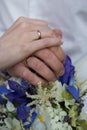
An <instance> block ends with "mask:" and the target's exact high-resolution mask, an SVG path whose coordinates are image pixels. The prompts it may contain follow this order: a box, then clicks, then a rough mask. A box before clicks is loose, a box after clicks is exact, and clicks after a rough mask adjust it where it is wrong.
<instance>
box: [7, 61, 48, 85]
mask: <svg viewBox="0 0 87 130" xmlns="http://www.w3.org/2000/svg"><path fill="white" fill-rule="evenodd" d="M8 72H9V73H10V74H11V75H13V76H17V77H22V78H24V79H25V80H27V81H28V82H29V83H30V84H32V85H35V86H36V85H38V83H42V85H45V84H47V81H46V80H44V79H42V78H41V77H39V76H37V75H36V74H35V73H33V72H31V71H30V70H29V68H27V67H26V66H25V65H24V64H22V63H20V64H18V65H16V66H14V67H12V68H10V69H8Z"/></svg>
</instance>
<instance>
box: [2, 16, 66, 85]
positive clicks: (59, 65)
mask: <svg viewBox="0 0 87 130" xmlns="http://www.w3.org/2000/svg"><path fill="white" fill-rule="evenodd" d="M37 30H40V32H41V39H38V33H37ZM61 38H62V34H61V31H60V30H58V29H55V30H52V29H50V28H49V27H48V24H47V23H46V22H44V21H41V20H36V19H27V18H23V17H21V18H19V19H18V20H17V21H16V22H15V23H14V24H13V25H12V26H11V27H10V28H9V29H8V30H7V31H6V33H5V34H4V35H3V36H2V37H1V38H0V61H1V64H0V70H3V69H6V68H7V70H8V72H9V73H10V74H11V75H13V76H18V77H22V78H24V79H25V80H27V81H28V82H29V83H31V84H33V85H37V84H38V83H39V82H41V83H42V84H46V83H48V82H49V81H54V80H56V77H59V76H61V75H62V74H63V73H64V67H63V62H64V60H65V53H64V52H63V50H62V48H61V47H60V45H61V44H62V41H61ZM7 50H8V51H7ZM3 52H4V53H3ZM2 57H5V58H4V59H2ZM54 63H55V64H54ZM50 68H52V70H53V71H52V70H51V69H50ZM32 70H33V71H32Z"/></svg>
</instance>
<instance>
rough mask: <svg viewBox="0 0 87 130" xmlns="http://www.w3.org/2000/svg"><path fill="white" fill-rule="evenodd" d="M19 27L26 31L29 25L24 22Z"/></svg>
mask: <svg viewBox="0 0 87 130" xmlns="http://www.w3.org/2000/svg"><path fill="white" fill-rule="evenodd" d="M19 27H20V28H21V29H24V28H26V27H27V23H26V22H25V21H23V22H21V23H20V25H19Z"/></svg>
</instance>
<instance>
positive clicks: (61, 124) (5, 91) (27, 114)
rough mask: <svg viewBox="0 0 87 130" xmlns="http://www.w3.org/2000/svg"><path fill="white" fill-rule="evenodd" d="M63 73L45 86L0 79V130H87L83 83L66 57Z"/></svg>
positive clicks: (85, 93)
mask: <svg viewBox="0 0 87 130" xmlns="http://www.w3.org/2000/svg"><path fill="white" fill-rule="evenodd" d="M64 67H65V73H64V75H63V76H62V77H60V78H58V79H57V81H55V82H52V83H49V84H48V85H47V86H42V85H41V83H39V84H38V87H35V86H31V85H30V84H29V83H27V82H26V81H25V80H23V79H21V78H20V79H18V78H15V77H8V76H7V75H6V74H5V75H4V74H1V77H0V84H1V85H0V130H87V111H86V106H87V89H86V84H87V83H86V79H83V78H82V77H81V76H82V74H81V73H80V72H81V67H77V70H75V67H74V66H73V65H72V62H71V59H70V58H69V57H68V56H67V57H66V61H65V64H64Z"/></svg>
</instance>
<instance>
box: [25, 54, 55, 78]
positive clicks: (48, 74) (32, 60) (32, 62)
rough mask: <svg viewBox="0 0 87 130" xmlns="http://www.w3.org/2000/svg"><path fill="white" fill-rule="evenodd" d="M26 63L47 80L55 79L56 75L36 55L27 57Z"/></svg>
mask: <svg viewBox="0 0 87 130" xmlns="http://www.w3.org/2000/svg"><path fill="white" fill-rule="evenodd" d="M27 65H28V67H29V68H31V69H33V70H34V71H35V72H36V73H37V74H39V75H40V76H41V77H43V78H44V79H45V80H47V81H55V80H56V76H55V74H54V73H53V72H52V71H51V70H50V69H49V68H48V66H46V65H45V64H44V62H42V61H41V60H39V59H38V58H36V57H33V56H32V57H29V58H28V59H27Z"/></svg>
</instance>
